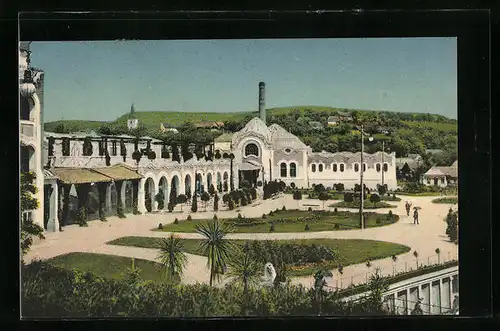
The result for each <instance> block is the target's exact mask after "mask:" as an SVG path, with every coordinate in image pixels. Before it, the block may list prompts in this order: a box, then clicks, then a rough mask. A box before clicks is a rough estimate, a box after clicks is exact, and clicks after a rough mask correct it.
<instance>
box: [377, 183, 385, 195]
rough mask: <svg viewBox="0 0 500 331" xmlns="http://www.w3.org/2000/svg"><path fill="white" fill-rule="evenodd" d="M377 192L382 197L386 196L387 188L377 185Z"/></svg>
mask: <svg viewBox="0 0 500 331" xmlns="http://www.w3.org/2000/svg"><path fill="white" fill-rule="evenodd" d="M377 191H378V194H380V195H381V196H382V195H384V194H386V193H387V186H386V185H379V184H378V185H377Z"/></svg>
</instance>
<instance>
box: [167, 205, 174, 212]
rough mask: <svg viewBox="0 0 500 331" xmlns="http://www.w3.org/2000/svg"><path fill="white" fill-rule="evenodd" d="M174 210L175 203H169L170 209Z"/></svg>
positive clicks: (170, 210)
mask: <svg viewBox="0 0 500 331" xmlns="http://www.w3.org/2000/svg"><path fill="white" fill-rule="evenodd" d="M173 210H174V205H173V204H172V203H169V204H168V211H169V212H172V211H173Z"/></svg>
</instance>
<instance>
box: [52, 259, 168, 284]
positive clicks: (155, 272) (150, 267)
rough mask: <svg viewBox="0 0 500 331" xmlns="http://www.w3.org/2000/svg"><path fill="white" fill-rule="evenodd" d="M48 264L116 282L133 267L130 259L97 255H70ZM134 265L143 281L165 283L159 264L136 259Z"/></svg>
mask: <svg viewBox="0 0 500 331" xmlns="http://www.w3.org/2000/svg"><path fill="white" fill-rule="evenodd" d="M47 262H48V263H50V264H51V265H54V266H56V267H60V268H64V269H73V268H74V269H77V270H80V271H83V272H85V271H89V272H91V273H93V274H95V275H97V276H100V277H104V278H108V279H116V280H121V279H123V274H124V272H125V271H126V270H127V268H130V267H131V265H132V259H131V258H130V257H123V256H116V255H107V254H96V253H69V254H64V255H59V256H56V257H53V258H51V259H48V260H47ZM134 264H135V267H136V268H139V269H140V270H141V272H140V275H141V277H142V279H144V280H151V281H153V282H157V283H159V282H162V281H163V273H162V268H161V265H160V264H159V263H156V262H153V261H148V260H142V259H134Z"/></svg>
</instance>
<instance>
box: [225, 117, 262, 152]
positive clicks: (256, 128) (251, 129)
mask: <svg viewBox="0 0 500 331" xmlns="http://www.w3.org/2000/svg"><path fill="white" fill-rule="evenodd" d="M247 134H253V135H257V136H260V137H261V138H262V139H263V140H264V141H265V142H268V143H269V142H270V141H271V139H270V138H271V132H270V131H269V129H268V128H267V126H266V123H264V121H262V120H261V119H260V118H259V117H254V118H252V119H251V120H250V121H249V122H248V123H247V124H246V125H245V127H243V129H241V130H240V131H238V132H236V133H235V134H234V135H233V145H236V143H237V142H238V141H239V140H240V138H242V137H244V136H246V135H247Z"/></svg>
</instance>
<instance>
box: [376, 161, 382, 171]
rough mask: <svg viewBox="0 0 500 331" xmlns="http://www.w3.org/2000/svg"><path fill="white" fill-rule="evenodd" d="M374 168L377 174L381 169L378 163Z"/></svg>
mask: <svg viewBox="0 0 500 331" xmlns="http://www.w3.org/2000/svg"><path fill="white" fill-rule="evenodd" d="M376 168H377V172H380V168H381V167H380V163H377V165H376Z"/></svg>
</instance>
